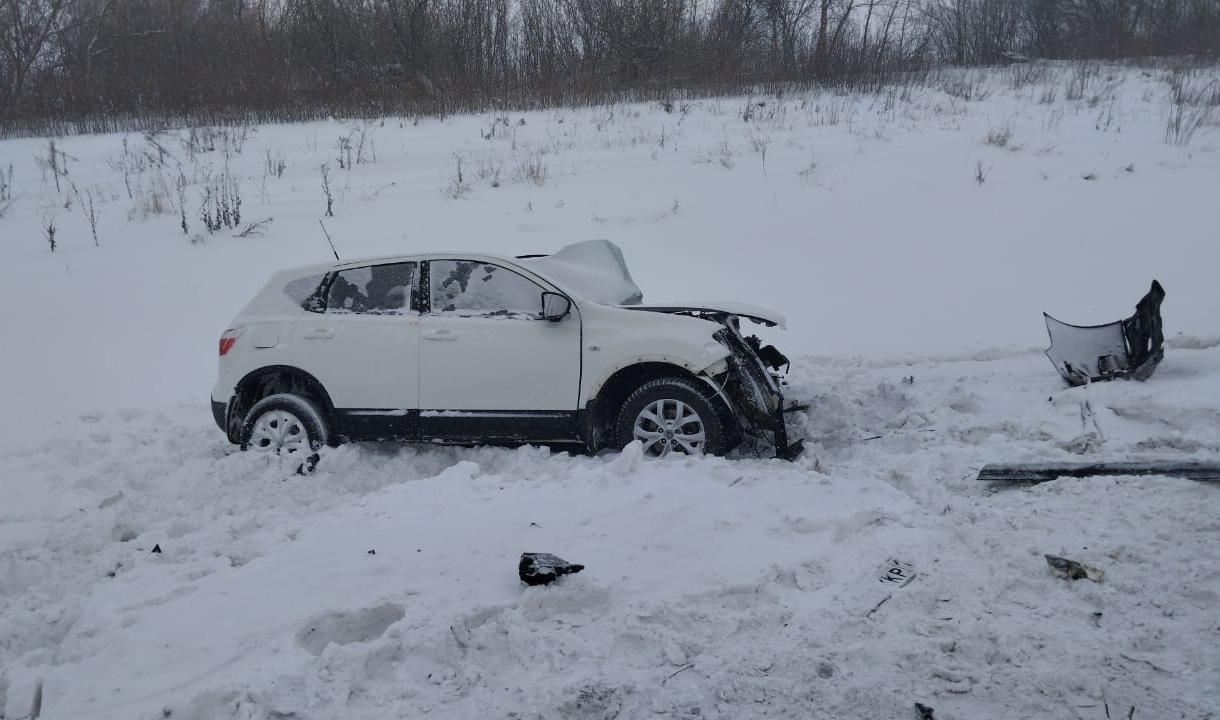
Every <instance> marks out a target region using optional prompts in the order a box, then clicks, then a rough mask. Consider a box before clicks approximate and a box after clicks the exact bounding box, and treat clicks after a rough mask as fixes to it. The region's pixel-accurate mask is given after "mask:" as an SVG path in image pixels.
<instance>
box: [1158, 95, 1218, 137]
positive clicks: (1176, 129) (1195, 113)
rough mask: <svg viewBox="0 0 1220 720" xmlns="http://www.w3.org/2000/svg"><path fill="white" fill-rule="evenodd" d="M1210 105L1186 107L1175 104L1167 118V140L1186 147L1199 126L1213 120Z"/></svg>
mask: <svg viewBox="0 0 1220 720" xmlns="http://www.w3.org/2000/svg"><path fill="white" fill-rule="evenodd" d="M1211 115H1212V112H1211V108H1210V107H1197V108H1192V107H1186V106H1184V105H1174V106H1173V107H1171V108H1170V109H1169V115H1168V116H1167V117H1166V119H1165V142H1166V143H1168V144H1170V145H1177V146H1179V147H1186V146H1187V145H1189V144H1190V141H1191V140H1193V139H1194V137H1195V133H1196V132H1198V131H1199V128H1201V127H1203V126H1204V125H1205V124H1207V123H1209V122H1210V121H1211Z"/></svg>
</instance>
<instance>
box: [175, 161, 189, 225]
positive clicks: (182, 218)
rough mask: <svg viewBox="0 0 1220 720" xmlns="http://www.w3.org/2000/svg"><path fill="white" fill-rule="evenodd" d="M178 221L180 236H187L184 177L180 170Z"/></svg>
mask: <svg viewBox="0 0 1220 720" xmlns="http://www.w3.org/2000/svg"><path fill="white" fill-rule="evenodd" d="M178 220H179V225H180V226H181V227H182V234H183V235H187V234H189V233H190V229H189V227H188V226H187V224H186V175H184V174H183V173H182V170H181V169H179V170H178Z"/></svg>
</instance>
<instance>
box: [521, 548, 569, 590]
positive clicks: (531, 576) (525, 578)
mask: <svg viewBox="0 0 1220 720" xmlns="http://www.w3.org/2000/svg"><path fill="white" fill-rule="evenodd" d="M584 569H585V566H584V565H577V564H576V563H570V562H568V561H567V560H564V559H563V558H561V557H559V556H558V555H552V554H551V553H521V562H520V564H519V565H517V574H518V575H520V576H521V582H523V583H525V584H526V585H547V584H549V583H552V582H555V580H557V579H558V578H559V576H560V575H570V574H572V573H578V572H580V571H581V570H584Z"/></svg>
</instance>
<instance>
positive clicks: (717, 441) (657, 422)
mask: <svg viewBox="0 0 1220 720" xmlns="http://www.w3.org/2000/svg"><path fill="white" fill-rule="evenodd" d="M615 433H616V437H617V439H618V445H619V447H624V446H626V445H627V444H629V443H631V442H632V441H634V440H639V441H640V443H641V445H643V448H644V456H645V457H665V456H666V455H669V454H670V453H675V452H676V453H683V454H686V455H703V454H705V453H706V454H709V455H718V454H720V453H722V452H724V450H725V446H724V428H723V427H722V425H721V423H720V416H719V415H718V414H717V413H716V410H715V408H713V407H712V403H711V402H710V401H709V400H708V399H707V398H706V397H705V396H704V393H703V392H701V391H700V388H699V386H698V385H696V384H695V383H693V382H691V381H690V380H686V379H683V378H661V379H659V380H653V381H651V382H647V383H645V384H643V385H641V386H640V388H639V389H638V390H636V391H635V392H633V393H632V394H631V395H630V396H629V397H628V398H627V400H626V401H625V402H624V403H623V408H622V410H621V411H620V412H619V416H618V421H617V422H616V423H615Z"/></svg>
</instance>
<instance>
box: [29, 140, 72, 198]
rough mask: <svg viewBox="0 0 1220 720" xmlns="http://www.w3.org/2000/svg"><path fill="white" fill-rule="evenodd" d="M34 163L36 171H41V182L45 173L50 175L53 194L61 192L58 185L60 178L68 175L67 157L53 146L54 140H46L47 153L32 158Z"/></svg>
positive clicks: (45, 176)
mask: <svg viewBox="0 0 1220 720" xmlns="http://www.w3.org/2000/svg"><path fill="white" fill-rule="evenodd" d="M34 162H35V163H36V164H37V165H38V169H39V170H41V171H42V180H43V182H44V183H45V182H46V179H47V173H51V177H53V178H55V192H57V193H59V192H63V190H62V188H61V187H60V184H59V178H60V177H67V175H68V155H67V154H66V153H65V152H64V151H63V150H61V149H59V148H58V147H57V146H56V144H55V138H50V139H49V140H47V152H46V154H45V155H43V156H42V157H36V158H34Z"/></svg>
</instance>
